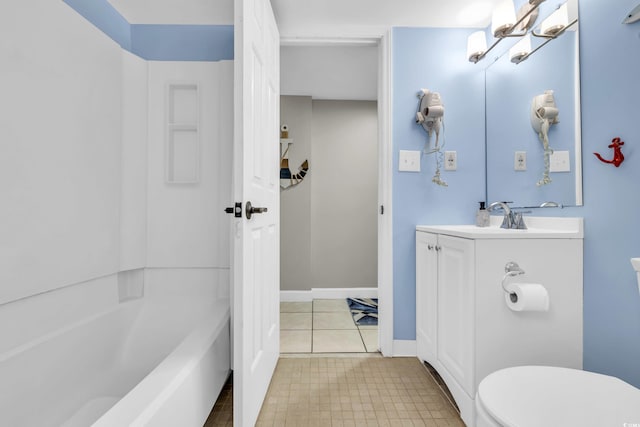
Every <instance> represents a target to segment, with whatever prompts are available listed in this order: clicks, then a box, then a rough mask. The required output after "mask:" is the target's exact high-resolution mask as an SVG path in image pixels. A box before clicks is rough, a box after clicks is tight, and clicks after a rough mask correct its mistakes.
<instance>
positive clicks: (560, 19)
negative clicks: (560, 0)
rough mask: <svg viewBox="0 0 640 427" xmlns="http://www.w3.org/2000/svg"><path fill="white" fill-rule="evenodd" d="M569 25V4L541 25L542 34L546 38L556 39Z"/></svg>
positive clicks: (564, 5)
mask: <svg viewBox="0 0 640 427" xmlns="http://www.w3.org/2000/svg"><path fill="white" fill-rule="evenodd" d="M568 25H569V12H568V10H567V4H566V3H565V4H563V5H562V6H560V7H559V8H558V10H556V11H555V12H553V13H552V14H551V15H549V17H548V18H547V19H545V20H544V21H542V24H540V32H541V33H542V34H543V35H545V36H551V37H555V36H557V35H558V34H559V33H560V32H561V31H563V30H564V29H565V28H566V27H567V26H568Z"/></svg>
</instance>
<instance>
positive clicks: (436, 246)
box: [416, 217, 582, 426]
mask: <svg viewBox="0 0 640 427" xmlns="http://www.w3.org/2000/svg"><path fill="white" fill-rule="evenodd" d="M526 220H527V224H528V225H529V223H531V224H530V225H529V230H503V229H500V228H499V227H497V226H495V225H494V226H492V227H489V228H485V229H482V228H477V227H475V226H419V227H417V231H416V345H417V355H418V358H419V359H420V360H421V361H426V362H428V363H429V364H431V365H432V366H433V367H434V368H435V369H436V370H437V371H438V373H439V374H440V376H441V377H442V378H443V380H444V381H445V383H446V384H447V386H448V388H449V390H450V391H451V394H452V395H453V397H454V399H455V400H456V403H457V405H458V407H459V408H460V414H461V417H462V419H463V420H464V422H465V423H466V424H467V426H474V425H475V403H474V402H475V394H476V389H477V386H478V384H479V383H480V381H481V380H482V379H483V378H484V377H485V376H487V375H488V374H490V373H491V372H494V371H496V370H498V369H502V368H506V367H510V366H519V365H551V366H562V367H570V368H582V219H581V218H559V219H555V218H547V219H539V220H538V219H534V218H531V217H528V218H526ZM552 220H557V221H555V222H551V221H552ZM510 261H513V262H516V263H518V264H519V265H520V267H521V268H522V269H523V270H524V271H525V274H523V275H520V276H516V277H514V278H509V279H508V280H507V282H508V283H539V284H542V285H543V286H544V287H545V289H546V290H547V292H548V294H549V301H550V304H549V310H548V311H519V312H518V311H513V310H512V309H510V308H509V307H508V306H507V304H506V301H505V292H504V291H503V289H502V284H501V283H502V279H503V277H504V274H505V265H506V263H508V262H510Z"/></svg>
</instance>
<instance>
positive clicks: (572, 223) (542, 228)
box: [416, 215, 584, 239]
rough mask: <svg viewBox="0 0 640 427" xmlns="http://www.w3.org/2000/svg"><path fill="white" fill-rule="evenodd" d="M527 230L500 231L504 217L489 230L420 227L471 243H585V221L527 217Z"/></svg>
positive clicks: (494, 218)
mask: <svg viewBox="0 0 640 427" xmlns="http://www.w3.org/2000/svg"><path fill="white" fill-rule="evenodd" d="M524 222H525V224H526V225H527V229H526V230H511V229H504V228H500V224H502V215H500V216H498V215H492V216H491V225H490V226H489V227H477V226H475V225H418V226H416V230H417V231H426V232H429V233H438V234H446V235H448V236H456V237H464V238H467V239H582V238H583V237H584V230H583V219H582V218H567V217H533V216H525V217H524Z"/></svg>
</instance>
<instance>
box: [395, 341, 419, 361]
mask: <svg viewBox="0 0 640 427" xmlns="http://www.w3.org/2000/svg"><path fill="white" fill-rule="evenodd" d="M417 354H418V352H417V346H416V340H393V357H416V356H417Z"/></svg>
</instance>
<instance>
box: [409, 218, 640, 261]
mask: <svg viewBox="0 0 640 427" xmlns="http://www.w3.org/2000/svg"><path fill="white" fill-rule="evenodd" d="M501 223H502V216H495V215H492V216H491V225H490V226H489V227H477V226H475V225H470V224H467V225H418V226H417V227H416V230H418V231H426V232H432V233H439V234H447V235H450V236H456V237H465V238H468V239H549V238H551V239H552V238H554V237H557V238H562V239H567V238H576V239H580V238H582V237H583V236H584V233H583V225H582V223H583V221H582V218H566V217H525V224H526V225H527V229H526V230H513V229H504V228H500V224H501ZM639 260H640V259H639ZM639 268H640V267H639Z"/></svg>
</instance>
